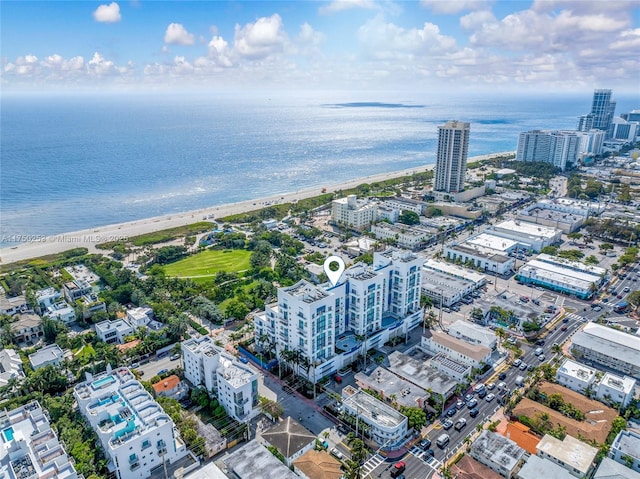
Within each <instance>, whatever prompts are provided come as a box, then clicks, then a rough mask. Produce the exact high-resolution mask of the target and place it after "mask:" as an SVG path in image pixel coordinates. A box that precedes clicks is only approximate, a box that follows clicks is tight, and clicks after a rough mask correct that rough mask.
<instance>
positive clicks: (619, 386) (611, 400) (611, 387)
mask: <svg viewBox="0 0 640 479" xmlns="http://www.w3.org/2000/svg"><path fill="white" fill-rule="evenodd" d="M635 388H636V380H635V379H633V378H632V377H629V376H616V375H615V374H611V373H606V374H605V375H604V376H603V377H602V380H601V381H600V384H598V390H597V391H596V398H598V400H600V401H602V402H605V403H607V404H619V405H620V407H623V408H625V407H627V405H628V404H629V403H630V402H631V400H632V399H633V393H634V391H635Z"/></svg>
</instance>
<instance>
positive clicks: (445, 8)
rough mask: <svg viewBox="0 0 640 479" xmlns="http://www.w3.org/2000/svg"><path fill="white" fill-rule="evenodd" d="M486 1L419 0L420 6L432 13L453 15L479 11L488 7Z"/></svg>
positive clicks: (489, 3) (489, 4) (488, 4)
mask: <svg viewBox="0 0 640 479" xmlns="http://www.w3.org/2000/svg"><path fill="white" fill-rule="evenodd" d="M492 3H493V2H489V1H487V0H420V5H421V6H423V7H425V8H429V9H430V10H431V11H432V12H434V13H444V14H449V15H451V14H454V13H460V12H462V11H464V10H480V9H486V8H487V7H490V6H491V4H492Z"/></svg>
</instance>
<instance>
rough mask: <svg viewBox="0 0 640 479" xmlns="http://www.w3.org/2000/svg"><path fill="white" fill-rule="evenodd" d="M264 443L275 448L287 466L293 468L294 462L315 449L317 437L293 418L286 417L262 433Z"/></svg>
mask: <svg viewBox="0 0 640 479" xmlns="http://www.w3.org/2000/svg"><path fill="white" fill-rule="evenodd" d="M262 442H263V444H264V445H265V446H273V447H275V448H276V449H277V450H278V452H280V454H282V457H284V460H285V464H286V465H287V466H289V467H291V466H292V464H293V461H295V460H296V459H298V458H299V457H301V456H302V455H303V454H305V453H306V452H307V451H310V450H312V449H313V447H314V446H315V442H316V436H315V435H314V434H313V433H311V431H309V430H308V429H307V428H305V427H304V426H303V425H302V424H300V423H299V422H298V421H296V420H295V419H293V418H292V417H286V418H285V419H284V420H283V421H280V422H279V423H278V424H276V426H274V427H272V428H271V429H269V430H268V431H266V432H263V433H262Z"/></svg>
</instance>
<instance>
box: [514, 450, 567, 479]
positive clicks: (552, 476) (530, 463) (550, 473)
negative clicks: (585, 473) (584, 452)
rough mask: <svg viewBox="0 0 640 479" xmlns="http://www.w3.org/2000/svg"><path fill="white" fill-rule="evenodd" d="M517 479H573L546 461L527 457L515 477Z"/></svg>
mask: <svg viewBox="0 0 640 479" xmlns="http://www.w3.org/2000/svg"><path fill="white" fill-rule="evenodd" d="M516 477H517V479H541V478H544V479H573V477H574V476H572V475H571V474H570V473H569V471H567V470H566V469H565V468H563V467H560V466H559V465H557V464H555V463H554V462H552V461H549V460H548V459H543V458H541V457H538V456H536V455H532V456H529V458H528V459H527V462H525V463H524V465H523V466H522V468H521V469H520V470H519V471H518V474H517V475H516Z"/></svg>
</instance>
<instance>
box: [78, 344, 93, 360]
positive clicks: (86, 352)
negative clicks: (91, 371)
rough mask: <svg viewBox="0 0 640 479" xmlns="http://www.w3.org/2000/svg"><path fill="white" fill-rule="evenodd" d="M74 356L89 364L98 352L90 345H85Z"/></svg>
mask: <svg viewBox="0 0 640 479" xmlns="http://www.w3.org/2000/svg"><path fill="white" fill-rule="evenodd" d="M73 355H74V356H76V357H77V358H78V359H80V360H82V361H84V362H87V363H88V362H89V361H90V360H91V359H93V358H94V356H95V355H96V351H95V349H93V346H91V345H90V344H85V345H84V346H82V347H80V349H78V351H76V352H74V353H73Z"/></svg>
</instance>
